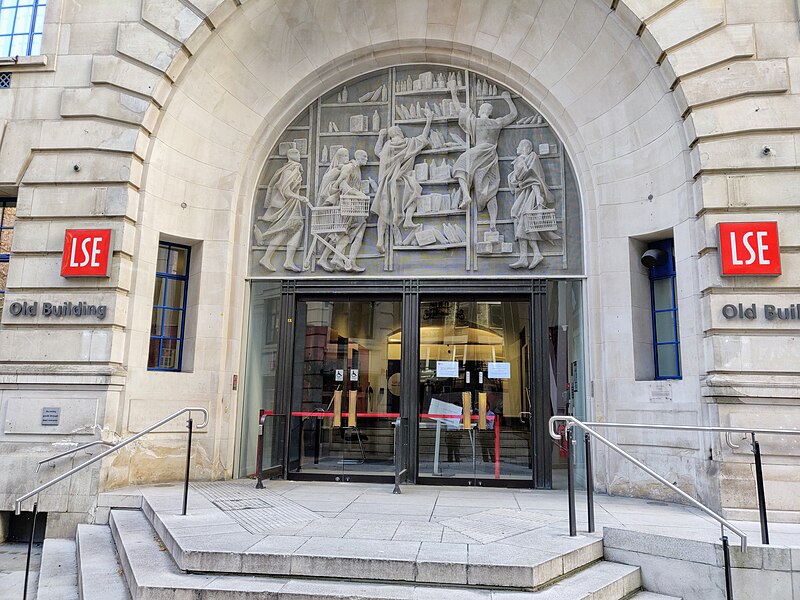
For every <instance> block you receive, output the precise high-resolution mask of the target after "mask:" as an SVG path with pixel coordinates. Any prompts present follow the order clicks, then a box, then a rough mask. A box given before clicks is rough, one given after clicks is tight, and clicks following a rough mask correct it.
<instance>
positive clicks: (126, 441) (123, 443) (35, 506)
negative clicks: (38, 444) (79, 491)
mask: <svg viewBox="0 0 800 600" xmlns="http://www.w3.org/2000/svg"><path fill="white" fill-rule="evenodd" d="M192 412H200V413H203V422H202V423H200V424H199V425H197V428H198V429H203V428H204V427H205V426H206V425H208V410H206V409H205V408H202V407H197V406H187V407H186V408H182V409H180V410H179V411H176V412H174V413H172V414H171V415H169V416H167V417H164V418H163V419H161V420H160V421H159V422H158V423H153V424H152V425H150V426H149V427H146V428H145V429H143V430H142V431H140V432H139V433H137V434H134V435H132V436H131V437H129V438H126V439H124V440H122V441H121V442H118V443H116V444H113V445H111V444H109V443H108V442H104V441H102V440H95V441H93V442H90V443H88V444H84V445H83V446H79V447H77V448H74V449H72V450H68V451H66V452H62V453H61V454H58V455H56V456H53V457H51V458H47V459H45V460H43V461H39V467H40V466H41V465H42V463H43V462H47V461H48V460H54V459H56V458H61V457H62V456H67V455H68V454H72V453H74V452H77V451H78V450H81V449H83V448H88V447H91V446H97V445H100V444H103V445H111V448H109V449H108V450H106V451H104V452H101V453H100V454H98V455H97V456H95V457H92V458H90V459H89V460H87V461H86V462H85V463H81V464H80V465H78V466H77V467H73V468H72V469H70V470H69V471H67V472H66V473H62V474H61V475H59V476H58V477H56V478H55V479H51V480H50V481H48V482H47V483H43V484H42V485H40V486H39V487H37V488H36V489H35V490H31V491H30V492H28V493H27V494H24V495H22V496H20V497H19V498H17V500H16V501H15V502H14V513H15V514H17V515H18V514H20V512H22V503H23V502H24V501H25V500H27V499H28V498H30V497H31V496H36V495H38V494H39V493H40V492H42V491H44V490H46V489H47V488H49V487H52V486H54V485H55V484H57V483H59V482H60V481H64V480H65V479H67V478H68V477H72V476H73V475H74V474H75V473H77V472H78V471H81V470H83V469H85V468H86V467H88V466H89V465H91V464H94V463H96V462H97V461H98V460H100V459H102V458H105V457H106V456H108V455H109V454H111V453H113V452H116V451H117V450H119V449H120V448H122V447H123V446H127V445H128V444H130V443H131V442H134V441H136V440H138V439H139V438H140V437H142V436H143V435H146V434H148V433H150V432H151V431H153V430H154V429H158V428H159V427H161V426H162V425H164V424H165V423H169V422H170V421H171V420H172V419H175V418H177V417H179V416H181V415H182V414H183V413H189V418H188V419H187V421H186V428H187V429H188V434H189V435H188V441H187V443H186V476H185V479H184V482H183V512H182V513H181V514H183V515H186V503H187V500H188V497H189V467H190V466H191V460H192V424H193V421H192ZM39 467H36V471H38V470H39ZM37 512H38V502H36V501H34V503H33V519H32V520H31V534H30V537H29V538H28V557H27V559H26V562H25V582H24V583H23V588H22V600H26V599H27V597H28V577H29V575H30V569H31V550H32V548H33V536H34V534H35V532H36V515H37Z"/></svg>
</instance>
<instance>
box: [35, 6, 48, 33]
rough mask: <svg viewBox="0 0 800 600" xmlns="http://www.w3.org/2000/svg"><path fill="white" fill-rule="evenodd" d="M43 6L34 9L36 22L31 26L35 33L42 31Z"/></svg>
mask: <svg viewBox="0 0 800 600" xmlns="http://www.w3.org/2000/svg"><path fill="white" fill-rule="evenodd" d="M44 13H45V10H44V7H43V6H42V7H40V8H39V10H37V11H36V23H35V24H34V26H33V31H35V32H36V33H42V30H43V29H44Z"/></svg>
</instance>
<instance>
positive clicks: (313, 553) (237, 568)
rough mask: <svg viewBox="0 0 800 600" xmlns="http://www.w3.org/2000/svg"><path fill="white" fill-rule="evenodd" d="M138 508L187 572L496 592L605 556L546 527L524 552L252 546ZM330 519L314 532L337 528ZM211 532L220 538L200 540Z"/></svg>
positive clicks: (222, 524)
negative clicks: (444, 585)
mask: <svg viewBox="0 0 800 600" xmlns="http://www.w3.org/2000/svg"><path fill="white" fill-rule="evenodd" d="M142 509H143V512H144V515H145V516H146V518H147V519H148V520H149V521H150V523H151V524H152V526H153V529H155V531H156V533H157V534H158V535H159V536H160V538H161V539H162V540H163V542H164V545H165V546H166V548H167V549H168V550H169V552H170V553H171V554H172V558H173V559H174V560H175V562H176V563H177V565H178V567H180V569H182V570H184V571H190V572H201V573H219V574H252V575H273V576H281V577H317V578H321V577H326V578H335V579H349V580H354V581H358V580H370V581H389V582H401V583H421V584H426V583H433V584H440V583H447V584H462V585H477V586H492V587H495V586H498V582H502V583H501V584H500V587H507V588H517V589H531V588H538V587H540V586H543V585H547V584H548V583H550V582H551V581H553V580H555V579H558V578H560V577H562V576H564V575H566V574H569V573H571V572H572V571H575V570H578V569H582V568H584V567H585V566H587V565H589V564H591V563H593V562H595V561H598V560H600V559H601V558H602V557H603V542H602V540H601V539H600V538H598V537H588V536H579V537H575V538H570V537H569V536H567V535H566V534H563V535H560V534H556V533H554V532H553V531H552V530H549V529H548V528H541V529H537V530H536V531H535V532H533V533H531V535H533V536H537V538H536V539H537V543H536V544H532V545H531V546H532V547H531V549H527V550H525V551H521V549H520V548H519V547H518V546H511V545H507V544H502V543H489V544H470V545H469V546H468V544H466V543H453V544H448V543H439V542H419V541H397V540H385V539H359V538H333V537H331V538H328V537H301V536H291V535H286V536H280V535H278V536H269V537H267V538H265V539H263V540H262V541H260V542H258V543H256V540H254V539H253V536H251V535H248V534H246V533H242V531H243V530H242V529H241V527H235V526H234V527H231V526H230V522H231V521H230V518H229V517H228V516H227V515H225V514H224V513H221V512H219V511H205V512H204V511H203V510H202V509H195V510H194V511H193V512H192V513H190V514H189V515H187V516H185V517H184V516H180V515H179V514H176V511H172V512H168V511H158V512H157V511H155V510H154V509H153V507H152V506H151V505H150V501H149V500H148V498H147V497H145V499H144V500H143V503H142ZM113 514H114V511H112V515H113ZM328 521H329V520H327V519H324V520H322V521H320V522H318V523H317V524H316V527H325V526H327V525H331V526H332V525H335V523H329V522H328ZM331 521H332V520H331ZM198 526H202V527H200V528H199V529H198ZM375 526H376V527H379V526H380V522H375ZM486 526H487V527H490V526H491V524H489V523H487V524H486ZM215 527H217V528H219V529H218V530H219V531H220V535H218V536H216V537H209V536H207V535H203V534H202V533H204V532H205V531H207V530H208V529H209V528H211V529H213V528H215ZM225 533H227V535H225ZM198 534H200V535H198ZM312 535H313V534H312ZM537 546H538V547H537ZM534 548H535V549H534Z"/></svg>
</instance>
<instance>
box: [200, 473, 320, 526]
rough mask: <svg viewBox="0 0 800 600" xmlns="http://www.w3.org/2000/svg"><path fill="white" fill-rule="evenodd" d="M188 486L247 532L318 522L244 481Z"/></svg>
mask: <svg viewBox="0 0 800 600" xmlns="http://www.w3.org/2000/svg"><path fill="white" fill-rule="evenodd" d="M192 487H193V488H194V489H195V490H197V491H198V492H199V493H200V494H202V495H203V496H205V497H206V498H208V499H209V500H210V501H211V502H212V503H213V504H214V505H215V506H216V507H217V508H219V509H220V510H222V511H223V512H225V514H226V515H228V516H229V517H230V518H232V519H233V520H234V521H236V522H237V523H239V525H241V526H242V527H244V528H245V529H246V530H247V531H248V532H250V533H255V534H258V533H269V532H270V531H271V530H272V529H276V528H278V527H285V526H287V525H296V524H300V523H308V522H309V521H314V520H316V519H321V518H323V517H321V516H320V515H318V514H317V513H315V512H313V511H311V510H308V509H307V508H305V507H304V506H301V505H300V504H297V503H296V502H293V501H292V500H289V499H288V498H285V497H283V496H281V495H280V494H276V493H275V492H271V491H269V490H257V489H255V485H254V484H253V483H248V482H199V483H193V484H192Z"/></svg>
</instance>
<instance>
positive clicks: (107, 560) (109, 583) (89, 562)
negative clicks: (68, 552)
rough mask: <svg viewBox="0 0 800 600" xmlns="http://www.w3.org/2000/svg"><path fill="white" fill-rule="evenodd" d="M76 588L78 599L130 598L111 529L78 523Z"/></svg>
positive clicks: (122, 599)
mask: <svg viewBox="0 0 800 600" xmlns="http://www.w3.org/2000/svg"><path fill="white" fill-rule="evenodd" d="M75 537H76V541H77V546H78V587H79V589H80V594H81V595H80V597H81V600H110V599H112V598H113V599H114V600H130V594H129V593H128V584H127V582H126V581H125V577H124V576H123V573H122V567H121V566H120V563H119V559H118V557H117V551H116V547H115V546H114V539H113V538H112V537H111V530H110V529H109V528H108V527H106V526H104V525H78V531H77V533H76V536H75Z"/></svg>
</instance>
